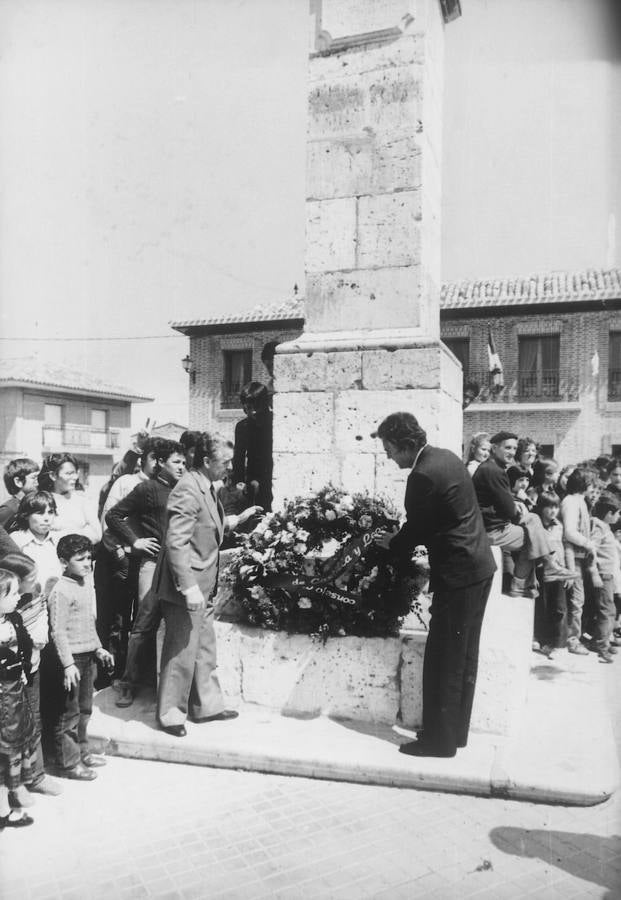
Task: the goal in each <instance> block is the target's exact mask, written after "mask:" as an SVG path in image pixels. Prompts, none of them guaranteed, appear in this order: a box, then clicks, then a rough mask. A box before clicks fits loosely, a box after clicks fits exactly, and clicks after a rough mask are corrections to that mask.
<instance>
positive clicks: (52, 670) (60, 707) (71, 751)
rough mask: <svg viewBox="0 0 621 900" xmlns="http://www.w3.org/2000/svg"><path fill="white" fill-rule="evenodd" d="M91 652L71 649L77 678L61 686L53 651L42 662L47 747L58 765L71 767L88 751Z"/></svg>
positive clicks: (91, 689)
mask: <svg viewBox="0 0 621 900" xmlns="http://www.w3.org/2000/svg"><path fill="white" fill-rule="evenodd" d="M94 659H95V654H94V653H93V652H90V653H75V654H74V656H73V661H74V663H75V665H76V667H77V669H78V672H79V673H80V680H79V682H78V684H77V685H74V686H73V687H72V688H71V690H69V691H67V690H65V687H64V684H63V679H64V669H63V667H62V665H61V663H60V660H59V659H58V656H57V655H56V654H55V653H54V654H53V657H52V655H51V654H50V655H49V656H48V659H47V662H46V671H45V673H44V678H45V681H44V682H42V686H43V684H44V685H45V690H44V701H43V709H42V711H43V718H44V724H45V730H46V733H47V734H48V735H49V737H50V739H51V744H52V746H51V748H50V749H51V751H52V753H53V756H54V762H55V764H56V765H57V766H58V768H59V769H72V768H73V767H74V766H76V765H77V764H78V763H79V762H80V759H81V757H82V755H83V754H85V753H87V752H88V739H87V736H86V730H87V728H88V723H89V720H90V717H91V713H92V711H93V670H94Z"/></svg>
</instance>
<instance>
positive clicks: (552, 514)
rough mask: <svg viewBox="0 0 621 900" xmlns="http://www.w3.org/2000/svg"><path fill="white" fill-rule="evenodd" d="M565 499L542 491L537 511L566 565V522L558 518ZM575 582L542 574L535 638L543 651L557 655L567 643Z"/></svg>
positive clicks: (557, 556)
mask: <svg viewBox="0 0 621 900" xmlns="http://www.w3.org/2000/svg"><path fill="white" fill-rule="evenodd" d="M560 505H561V501H560V499H559V497H558V496H557V495H556V494H551V493H550V492H545V493H542V494H541V496H540V497H539V500H538V501H537V508H536V512H537V515H538V516H539V518H540V519H541V524H542V525H543V527H544V529H545V532H546V534H547V537H548V542H549V544H550V549H551V551H552V555H553V557H554V558H555V559H556V561H557V562H558V563H559V564H560V565H564V561H565V547H564V543H563V526H562V525H561V523H560V522H559V520H558V515H559V512H560ZM570 584H571V582H569V581H567V582H562V581H559V579H557V578H550V576H549V575H547V576H546V573H545V571H542V572H541V574H540V588H541V589H540V591H539V597H538V598H537V601H536V603H535V640H536V641H538V643H539V646H540V652H541V653H543V654H544V655H545V656H547V657H548V658H549V659H554V657H555V656H556V655H557V653H558V651H559V650H560V649H561V648H563V647H565V645H566V643H567V599H566V590H567V588H568V587H569V586H570Z"/></svg>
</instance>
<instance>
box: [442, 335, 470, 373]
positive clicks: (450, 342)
mask: <svg viewBox="0 0 621 900" xmlns="http://www.w3.org/2000/svg"><path fill="white" fill-rule="evenodd" d="M442 340H443V341H444V343H445V344H446V346H447V347H448V348H449V350H450V351H451V353H454V354H455V356H456V357H457V359H458V360H459V361H460V363H461V367H462V369H463V370H464V381H465V380H466V379H467V378H468V370H469V368H470V338H467V337H465V338H442Z"/></svg>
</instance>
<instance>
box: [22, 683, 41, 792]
mask: <svg viewBox="0 0 621 900" xmlns="http://www.w3.org/2000/svg"><path fill="white" fill-rule="evenodd" d="M40 681H41V678H40V675H39V670H38V669H37V671H36V672H35V673H34V675H33V676H32V682H31V684H27V685H26V694H27V695H28V702H29V703H30V709H31V710H32V718H33V719H34V723H35V733H34V741H35V755H34V758H33V765H32V784H37V783H38V782H39V781H41V779H42V778H43V777H44V775H45V769H44V766H43V748H42V746H41V696H40V693H41V690H40Z"/></svg>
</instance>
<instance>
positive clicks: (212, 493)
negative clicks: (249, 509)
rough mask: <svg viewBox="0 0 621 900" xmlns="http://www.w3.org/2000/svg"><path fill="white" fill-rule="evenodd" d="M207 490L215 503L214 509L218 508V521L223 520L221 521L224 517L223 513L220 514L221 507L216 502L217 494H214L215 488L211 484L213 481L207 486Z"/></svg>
mask: <svg viewBox="0 0 621 900" xmlns="http://www.w3.org/2000/svg"><path fill="white" fill-rule="evenodd" d="M209 492H210V494H211V499H212V500H213V502H214V503H215V504H216V509H217V510H218V515H219V516H220V521H221V522H223V521H224V518H223V515H222V507H221V506H219V504H218V498H217V496H216V489H215V488H214V486H213V482H212V483H211V485H210V486H209Z"/></svg>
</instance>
